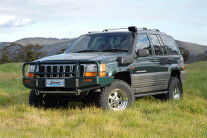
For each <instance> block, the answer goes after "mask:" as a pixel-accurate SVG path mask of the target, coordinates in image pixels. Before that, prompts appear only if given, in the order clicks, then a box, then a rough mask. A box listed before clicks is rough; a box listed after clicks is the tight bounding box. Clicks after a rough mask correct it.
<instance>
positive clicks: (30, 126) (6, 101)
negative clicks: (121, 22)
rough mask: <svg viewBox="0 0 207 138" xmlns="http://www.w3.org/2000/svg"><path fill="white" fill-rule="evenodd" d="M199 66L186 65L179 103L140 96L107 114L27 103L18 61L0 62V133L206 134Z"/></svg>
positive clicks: (204, 76)
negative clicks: (125, 105)
mask: <svg viewBox="0 0 207 138" xmlns="http://www.w3.org/2000/svg"><path fill="white" fill-rule="evenodd" d="M205 66H206V62H200V63H195V64H192V65H188V66H187V67H186V68H187V72H188V73H187V80H186V82H185V84H184V97H183V99H182V100H180V101H168V102H161V101H160V100H157V99H154V98H153V97H145V98H142V99H139V100H136V103H135V104H134V105H133V106H132V107H130V108H128V109H127V110H125V111H123V112H110V111H103V110H102V109H99V108H95V107H88V108H79V107H78V106H77V107H76V108H75V109H74V108H70V107H68V108H67V109H61V108H60V109H36V108H33V107H30V106H29V105H28V103H27V101H28V94H29V90H28V89H25V88H24V87H23V86H22V83H21V64H4V65H0V137H83V138H84V137H107V138H108V137H123V138H125V137H207V94H206V93H207V68H206V67H205ZM5 74H7V75H8V76H7V75H5Z"/></svg>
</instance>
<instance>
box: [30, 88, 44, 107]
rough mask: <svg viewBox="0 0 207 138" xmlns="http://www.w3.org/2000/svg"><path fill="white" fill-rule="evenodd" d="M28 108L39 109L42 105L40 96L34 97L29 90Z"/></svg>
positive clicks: (33, 93) (32, 92)
mask: <svg viewBox="0 0 207 138" xmlns="http://www.w3.org/2000/svg"><path fill="white" fill-rule="evenodd" d="M29 104H30V106H34V107H40V106H42V104H43V98H42V96H41V95H36V94H35V91H34V90H31V92H30V95H29Z"/></svg>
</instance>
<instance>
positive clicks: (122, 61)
mask: <svg viewBox="0 0 207 138" xmlns="http://www.w3.org/2000/svg"><path fill="white" fill-rule="evenodd" d="M117 61H118V63H119V65H129V64H132V62H133V61H134V57H133V56H132V55H126V56H124V57H118V58H117Z"/></svg>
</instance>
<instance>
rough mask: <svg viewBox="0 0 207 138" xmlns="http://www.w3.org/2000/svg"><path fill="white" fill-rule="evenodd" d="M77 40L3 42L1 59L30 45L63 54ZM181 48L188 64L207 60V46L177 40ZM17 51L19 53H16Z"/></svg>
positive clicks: (42, 39) (43, 50) (0, 52)
mask: <svg viewBox="0 0 207 138" xmlns="http://www.w3.org/2000/svg"><path fill="white" fill-rule="evenodd" d="M75 40H76V38H72V39H69V38H66V39H57V38H44V37H30V38H23V39H20V40H17V41H15V42H13V43H8V42H1V43H0V57H1V56H2V54H3V53H6V54H8V55H9V57H10V58H11V59H15V58H16V56H15V57H13V56H12V55H18V51H22V50H21V49H22V47H25V46H27V45H28V44H32V45H36V44H38V45H41V46H42V48H40V49H38V51H37V52H41V53H44V56H51V55H55V54H59V53H62V52H63V51H65V49H67V48H68V47H69V46H70V45H71V44H72V43H73V42H74V41H75ZM176 42H177V44H178V46H179V47H180V48H184V49H185V50H187V51H189V54H190V55H189V58H188V60H187V61H186V63H193V62H197V61H205V60H207V46H204V45H199V44H195V43H188V42H182V41H179V40H176ZM16 49H17V50H18V51H16Z"/></svg>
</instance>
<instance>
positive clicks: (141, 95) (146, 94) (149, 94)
mask: <svg viewBox="0 0 207 138" xmlns="http://www.w3.org/2000/svg"><path fill="white" fill-rule="evenodd" d="M167 92H168V91H161V92H149V93H136V94H134V96H135V97H143V96H151V95H158V94H165V93H167Z"/></svg>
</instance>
